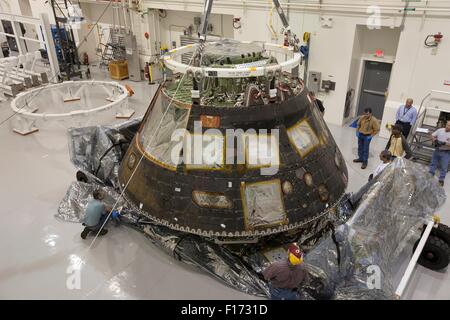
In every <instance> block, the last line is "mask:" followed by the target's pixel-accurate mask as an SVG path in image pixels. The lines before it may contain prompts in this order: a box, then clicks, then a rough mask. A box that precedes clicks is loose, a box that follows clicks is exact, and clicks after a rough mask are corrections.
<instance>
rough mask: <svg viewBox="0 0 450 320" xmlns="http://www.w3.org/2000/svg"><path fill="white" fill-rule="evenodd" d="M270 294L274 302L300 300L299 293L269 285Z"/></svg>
mask: <svg viewBox="0 0 450 320" xmlns="http://www.w3.org/2000/svg"><path fill="white" fill-rule="evenodd" d="M269 292H270V298H271V299H272V300H298V296H297V292H296V291H292V290H291V289H282V288H275V287H273V286H272V285H269Z"/></svg>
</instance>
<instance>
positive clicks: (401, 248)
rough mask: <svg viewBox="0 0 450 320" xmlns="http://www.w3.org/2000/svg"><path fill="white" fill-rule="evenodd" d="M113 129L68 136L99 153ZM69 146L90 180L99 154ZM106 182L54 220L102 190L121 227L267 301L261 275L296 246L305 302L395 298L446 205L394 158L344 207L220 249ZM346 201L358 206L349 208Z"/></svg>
mask: <svg viewBox="0 0 450 320" xmlns="http://www.w3.org/2000/svg"><path fill="white" fill-rule="evenodd" d="M125 127H126V126H125ZM111 129H114V130H116V128H104V127H96V129H95V130H94V129H93V128H81V129H79V130H77V131H72V133H70V134H69V137H71V135H72V134H73V137H71V138H70V139H80V137H81V136H83V140H84V141H86V143H87V144H90V143H92V146H91V147H92V148H93V149H96V148H100V149H101V150H105V149H107V147H106V146H110V145H111V144H113V140H112V139H111V140H110V141H109V142H106V140H102V141H103V142H104V143H106V145H103V146H100V145H99V144H98V141H100V140H98V139H97V137H98V135H99V132H98V131H102V132H104V133H105V132H108V131H109V130H111ZM83 131H84V133H83ZM131 131H133V130H131ZM122 132H123V131H122ZM131 136H132V134H131ZM124 139H127V140H128V141H130V137H128V138H126V137H125V136H124ZM89 141H91V142H89ZM94 141H97V142H96V143H94ZM100 144H101V143H100ZM74 145H76V144H73V143H71V144H70V146H71V148H72V150H71V157H72V161H74V159H77V161H80V162H76V163H77V164H78V166H79V168H91V169H90V170H91V171H90V173H91V174H93V170H94V169H92V168H95V166H92V165H91V164H92V163H97V162H98V160H99V159H95V157H98V155H99V154H101V152H95V150H93V152H90V153H89V154H83V153H82V154H78V152H80V151H81V152H83V150H85V149H84V148H82V149H78V151H77V150H75V149H73V146H74ZM91 151H92V150H91ZM115 156H116V157H119V158H120V157H121V156H122V154H120V152H118V153H117V154H116V155H115ZM83 157H84V158H83ZM80 159H83V160H80ZM87 173H89V172H87ZM112 178H113V176H109V178H108V179H106V180H104V181H103V180H102V179H100V178H98V177H97V178H96V179H95V180H90V181H89V182H88V183H84V182H73V183H72V185H71V186H70V188H69V190H68V191H67V194H66V196H65V197H64V199H63V200H62V201H61V204H60V207H59V210H58V214H57V215H56V217H57V218H58V219H61V220H64V221H71V222H80V221H82V219H83V217H84V212H85V207H86V205H87V201H88V200H89V198H90V197H91V194H92V191H93V190H94V189H96V188H102V189H103V190H105V191H106V192H107V194H108V197H107V198H106V200H105V201H106V202H108V204H110V205H113V204H114V203H115V202H116V201H117V200H119V202H118V206H119V207H120V208H122V217H121V220H122V222H123V224H125V225H127V226H130V227H132V228H134V229H136V230H139V231H141V232H143V233H144V234H145V235H146V236H147V237H149V238H150V239H151V241H152V242H153V243H154V244H156V245H157V246H159V247H160V248H162V249H163V250H165V251H166V252H167V253H169V254H170V255H172V256H173V257H174V258H176V259H178V260H181V261H183V262H185V263H188V264H192V265H195V266H197V267H199V268H200V269H202V270H204V271H205V272H207V273H209V274H210V275H212V276H214V277H216V278H217V279H219V280H221V281H222V282H223V283H225V284H226V285H229V286H231V287H233V288H235V289H237V290H240V291H242V292H245V293H248V294H252V295H258V296H268V287H267V284H266V282H265V281H264V280H263V279H262V277H261V271H262V270H263V269H264V268H265V267H266V266H267V265H268V263H270V262H271V261H273V260H275V259H283V258H285V252H286V250H285V248H286V245H287V244H289V243H291V242H292V241H298V242H299V243H301V244H302V245H303V247H304V248H305V250H306V252H307V254H306V257H305V262H306V264H307V267H308V270H309V273H310V281H309V282H308V283H305V284H303V286H302V287H301V289H300V293H301V297H302V298H303V299H391V298H393V288H394V287H395V283H394V277H395V274H396V273H397V272H398V269H399V268H400V265H401V262H402V261H406V260H407V259H409V257H410V254H411V251H412V243H413V242H414V241H415V240H417V239H418V238H419V236H420V230H419V227H420V226H421V225H422V224H423V223H424V222H425V220H426V219H428V218H429V216H430V215H431V214H433V213H434V212H435V210H436V209H437V208H438V207H439V206H440V205H442V204H443V202H444V201H445V194H444V192H443V189H442V188H440V187H439V186H438V184H437V183H436V181H435V180H434V179H433V178H431V177H430V176H429V175H428V173H427V170H426V169H425V168H424V167H422V166H421V165H420V164H416V163H413V162H410V161H407V160H403V159H397V160H396V161H395V162H394V163H393V164H391V165H390V166H389V167H387V168H386V169H385V171H384V172H383V174H382V175H381V176H379V177H378V178H376V179H375V180H373V182H372V183H370V184H369V185H367V186H363V188H362V190H364V191H363V192H361V194H359V195H358V196H357V199H355V197H353V198H352V199H351V201H350V196H349V195H346V196H344V197H343V198H342V199H341V201H339V202H338V205H337V206H335V207H334V209H333V210H330V212H329V213H328V214H326V215H324V216H323V217H322V218H321V219H317V220H315V221H312V222H310V223H309V224H308V225H304V227H303V228H300V229H296V230H293V231H288V232H284V233H281V234H276V235H268V236H266V237H263V238H260V241H259V242H258V243H257V244H232V245H230V244H222V245H220V244H217V243H215V242H214V241H213V239H211V238H209V237H201V236H197V235H194V234H190V233H185V232H180V231H177V230H172V229H170V228H168V227H167V226H164V225H161V224H157V223H155V222H154V221H152V220H150V219H148V218H146V217H145V216H144V215H142V213H141V212H139V211H136V210H135V208H134V207H132V206H129V204H128V203H127V202H125V201H123V199H119V190H118V189H117V188H114V187H112V186H110V185H109V182H108V181H109V180H110V179H112ZM352 203H353V204H355V203H358V206H357V207H356V208H353V207H352ZM333 231H334V232H333ZM371 266H378V267H379V268H380V270H381V274H382V278H381V287H380V289H375V290H373V289H369V288H368V286H367V278H368V275H369V273H368V271H369V270H368V268H371Z"/></svg>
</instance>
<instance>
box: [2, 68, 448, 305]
mask: <svg viewBox="0 0 450 320" xmlns="http://www.w3.org/2000/svg"><path fill="white" fill-rule="evenodd" d="M105 76H106V73H105V71H102V72H97V73H95V77H96V78H98V79H103V78H104V77H105ZM124 82H126V83H129V84H131V86H132V87H133V88H134V91H135V92H136V94H135V95H134V96H133V97H132V98H131V100H130V102H131V103H132V105H133V106H134V107H135V108H136V114H135V116H139V115H142V114H143V113H144V112H145V110H146V108H147V106H148V103H149V101H150V98H151V96H152V95H153V93H154V91H155V87H152V86H149V85H148V84H146V83H144V82H140V83H133V82H127V81H124ZM55 107H56V108H57V107H58V106H55ZM11 113H12V111H11V109H10V108H9V101H7V102H2V103H0V122H1V121H2V120H4V119H6V118H7V117H9V116H10V115H11ZM13 119H14V117H13V118H12V120H13ZM12 120H10V121H7V122H6V123H4V124H3V125H1V126H0V155H1V156H0V181H1V183H0V199H1V201H0V214H1V223H0V240H1V241H0V253H1V254H0V298H2V299H111V298H112V299H255V297H252V296H248V295H246V294H243V293H240V292H238V291H235V290H233V289H231V288H229V287H227V286H225V285H223V284H222V283H220V282H218V281H217V280H215V279H214V278H212V277H210V276H208V275H207V274H205V273H203V272H202V271H200V270H197V269H196V268H193V267H190V266H187V265H185V264H181V263H179V262H177V261H175V260H174V259H173V258H172V257H170V256H168V255H167V254H166V253H164V252H162V251H161V250H159V249H158V248H156V247H155V246H153V245H152V244H151V243H150V241H149V240H148V239H146V238H145V237H144V236H143V235H142V234H140V233H138V232H136V231H134V230H131V229H128V228H126V227H119V228H114V227H109V231H110V232H109V234H108V235H107V236H105V237H103V238H99V239H98V240H97V241H96V242H95V244H94V245H93V246H92V247H91V248H90V249H89V244H90V242H88V241H83V240H82V239H81V238H80V231H81V230H82V227H81V225H79V224H75V223H67V222H61V221H58V220H56V219H55V217H54V215H55V213H56V211H57V208H58V205H59V203H60V201H61V199H62V198H63V196H64V194H65V192H66V190H67V188H68V187H69V185H70V183H71V182H72V181H73V180H75V172H76V170H75V168H74V166H73V165H72V164H71V162H70V160H69V155H68V148H67V137H66V127H67V126H68V125H67V124H62V125H57V126H53V127H52V126H51V125H50V124H49V123H45V124H43V125H42V126H41V127H40V131H39V132H37V133H35V134H32V135H29V136H26V137H22V136H19V135H18V134H15V133H13V132H12V131H11V127H12ZM113 122H117V120H115V119H114V118H113V117H111V116H109V117H108V116H106V115H100V116H97V117H94V118H90V119H89V120H86V121H85V124H96V123H113ZM330 129H331V131H332V133H333V135H334V138H335V140H336V141H337V143H338V145H339V147H340V149H341V151H342V154H343V155H344V158H345V160H346V162H347V166H348V169H349V191H353V190H356V189H358V188H359V186H361V185H362V184H363V183H365V181H367V176H368V175H369V174H370V172H371V171H372V170H373V169H374V168H375V166H376V165H377V163H378V160H377V159H378V157H377V155H378V154H379V151H380V150H382V149H383V147H384V145H385V143H386V141H385V140H384V139H382V138H379V137H376V138H374V140H373V142H372V145H371V154H370V162H369V166H368V168H367V169H366V170H361V169H360V167H359V166H357V165H355V164H354V163H352V159H353V158H354V157H355V154H356V137H355V134H354V129H351V128H348V127H338V126H334V125H331V126H330ZM449 179H450V178H449ZM445 189H446V191H447V192H450V181H449V182H448V183H447V185H446V186H445ZM449 208H450V201H447V202H446V204H445V205H444V207H443V208H442V209H441V210H440V215H441V217H442V220H443V222H445V223H447V224H449V223H450V213H449V212H448V211H449V210H448V209H449ZM80 261H81V271H80V273H79V275H80V276H79V278H77V275H78V273H77V271H73V270H74V269H77V268H76V267H77V266H79V265H80ZM77 279H80V283H79V284H80V286H79V289H78V288H77V284H78V282H77ZM74 287H75V288H74ZM70 288H72V289H70ZM404 298H405V299H449V298H450V275H449V273H448V272H447V273H445V272H433V271H430V270H427V269H424V268H422V267H420V266H418V267H417V268H416V270H415V273H414V275H413V277H412V279H411V282H410V285H409V287H408V290H407V292H406V293H405V295H404Z"/></svg>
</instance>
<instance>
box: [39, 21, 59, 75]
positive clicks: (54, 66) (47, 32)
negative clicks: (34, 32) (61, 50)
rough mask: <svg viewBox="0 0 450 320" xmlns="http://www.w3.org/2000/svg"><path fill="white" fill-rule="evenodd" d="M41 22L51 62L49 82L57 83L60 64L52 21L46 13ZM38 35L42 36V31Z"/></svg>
mask: <svg viewBox="0 0 450 320" xmlns="http://www.w3.org/2000/svg"><path fill="white" fill-rule="evenodd" d="M40 20H41V26H42V33H44V39H43V40H44V42H45V46H46V47H47V55H48V60H49V62H50V70H51V75H50V78H49V80H50V79H51V81H52V82H53V83H57V82H58V77H57V76H56V75H57V74H58V73H59V64H58V58H57V57H56V49H55V43H54V42H53V37H52V33H51V29H50V28H51V26H50V21H49V20H48V16H47V14H45V13H41V14H40ZM38 34H40V31H39V32H38Z"/></svg>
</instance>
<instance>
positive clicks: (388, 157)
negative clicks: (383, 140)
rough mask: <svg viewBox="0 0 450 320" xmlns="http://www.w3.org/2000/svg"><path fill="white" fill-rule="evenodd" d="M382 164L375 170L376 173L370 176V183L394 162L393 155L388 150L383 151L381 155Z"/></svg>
mask: <svg viewBox="0 0 450 320" xmlns="http://www.w3.org/2000/svg"><path fill="white" fill-rule="evenodd" d="M380 160H381V162H380V164H379V165H378V167H377V168H376V169H375V171H374V172H373V173H372V174H371V175H370V176H369V181H370V180H372V179H373V178H376V177H377V176H378V175H380V174H381V173H382V172H383V170H384V169H385V168H386V167H387V166H388V165H389V164H390V163H391V161H392V154H391V152H390V151H388V150H383V151H381V153H380Z"/></svg>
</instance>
